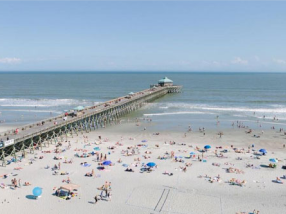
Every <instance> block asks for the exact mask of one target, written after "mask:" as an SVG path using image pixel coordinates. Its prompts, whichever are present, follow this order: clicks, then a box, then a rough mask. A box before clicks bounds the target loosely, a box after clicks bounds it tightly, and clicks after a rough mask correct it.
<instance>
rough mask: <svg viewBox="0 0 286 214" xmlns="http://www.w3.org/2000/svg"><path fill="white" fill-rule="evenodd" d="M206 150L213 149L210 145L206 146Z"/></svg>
mask: <svg viewBox="0 0 286 214" xmlns="http://www.w3.org/2000/svg"><path fill="white" fill-rule="evenodd" d="M204 148H205V149H210V148H212V147H211V146H210V145H205V147H204Z"/></svg>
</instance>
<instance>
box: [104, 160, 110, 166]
mask: <svg viewBox="0 0 286 214" xmlns="http://www.w3.org/2000/svg"><path fill="white" fill-rule="evenodd" d="M110 164H111V161H104V162H103V163H102V165H105V166H109V165H110Z"/></svg>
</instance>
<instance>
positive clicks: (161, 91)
mask: <svg viewBox="0 0 286 214" xmlns="http://www.w3.org/2000/svg"><path fill="white" fill-rule="evenodd" d="M181 88H182V86H175V85H173V81H171V80H170V79H168V78H167V77H165V78H163V79H162V80H159V82H158V84H157V85H151V86H150V88H149V89H146V90H143V91H140V92H136V93H129V94H128V95H127V96H124V97H119V98H116V99H113V100H109V101H107V102H104V103H101V104H98V105H95V106H91V107H86V108H83V109H82V110H80V111H78V112H76V113H69V114H68V113H63V114H61V115H58V116H57V117H53V118H48V119H46V120H42V121H40V122H37V123H34V124H30V125H26V126H22V127H20V128H19V129H18V131H15V130H13V131H6V132H5V133H0V139H2V141H1V142H0V160H1V161H2V166H6V164H7V160H6V159H7V157H8V156H11V158H12V159H11V158H10V159H11V160H13V161H15V162H16V161H17V153H18V152H22V153H23V152H26V151H28V152H29V153H31V154H33V153H34V151H35V149H39V150H42V148H43V147H49V145H50V144H57V142H59V141H63V140H64V137H66V138H67V137H68V136H72V137H73V135H78V133H80V132H83V131H85V132H89V131H92V130H96V129H99V128H102V127H106V126H107V125H109V124H112V123H116V121H118V119H119V118H120V117H122V116H124V115H126V114H128V113H130V112H132V111H135V110H137V109H138V108H140V107H142V106H143V105H145V104H146V103H149V102H151V101H153V100H155V99H157V98H160V97H162V96H164V95H166V94H168V93H179V92H181Z"/></svg>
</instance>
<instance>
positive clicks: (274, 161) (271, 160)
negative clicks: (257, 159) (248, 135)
mask: <svg viewBox="0 0 286 214" xmlns="http://www.w3.org/2000/svg"><path fill="white" fill-rule="evenodd" d="M269 161H270V162H273V163H277V162H278V160H276V159H274V158H270V159H269Z"/></svg>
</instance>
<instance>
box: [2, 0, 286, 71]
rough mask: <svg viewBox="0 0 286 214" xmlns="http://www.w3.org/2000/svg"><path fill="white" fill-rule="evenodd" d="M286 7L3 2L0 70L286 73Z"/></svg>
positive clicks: (277, 4)
mask: <svg viewBox="0 0 286 214" xmlns="http://www.w3.org/2000/svg"><path fill="white" fill-rule="evenodd" d="M285 11H286V2H255V1H254V2H223V1H222V2H192V1H191V2H130V1H129V2H128V1H127V2H0V71H282V72H285V71H286V51H285V50H286V12H285Z"/></svg>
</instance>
